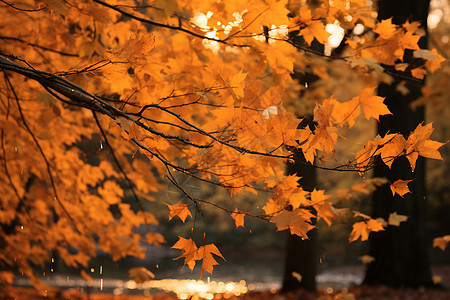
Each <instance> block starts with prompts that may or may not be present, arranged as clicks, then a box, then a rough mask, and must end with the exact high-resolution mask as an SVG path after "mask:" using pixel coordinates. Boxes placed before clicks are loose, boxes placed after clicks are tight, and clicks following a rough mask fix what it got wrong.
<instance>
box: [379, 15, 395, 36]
mask: <svg viewBox="0 0 450 300" xmlns="http://www.w3.org/2000/svg"><path fill="white" fill-rule="evenodd" d="M373 31H374V32H375V33H378V34H379V35H380V36H382V37H383V39H386V40H387V39H390V38H391V37H393V36H394V34H395V32H396V31H397V27H396V25H395V24H392V18H389V19H386V20H381V22H380V23H378V24H377V26H376V27H375V29H374V30H373Z"/></svg>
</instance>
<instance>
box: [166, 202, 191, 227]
mask: <svg viewBox="0 0 450 300" xmlns="http://www.w3.org/2000/svg"><path fill="white" fill-rule="evenodd" d="M166 205H167V206H168V207H169V209H170V214H169V221H170V220H171V219H172V218H173V217H175V216H177V217H178V218H180V220H181V221H183V223H184V221H186V218H187V217H188V216H190V217H191V218H192V215H191V212H190V210H189V208H188V206H187V204H183V203H177V204H173V205H170V204H166Z"/></svg>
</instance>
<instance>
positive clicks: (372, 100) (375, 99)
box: [355, 86, 392, 121]
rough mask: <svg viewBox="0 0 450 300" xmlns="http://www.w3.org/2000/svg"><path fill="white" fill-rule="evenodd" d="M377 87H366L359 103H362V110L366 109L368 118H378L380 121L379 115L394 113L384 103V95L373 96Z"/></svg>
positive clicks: (365, 113) (365, 114) (365, 112)
mask: <svg viewBox="0 0 450 300" xmlns="http://www.w3.org/2000/svg"><path fill="white" fill-rule="evenodd" d="M375 89H376V87H375V86H374V87H368V88H365V89H364V90H363V91H362V92H361V94H360V95H359V97H355V98H358V99H359V103H360V104H361V107H362V110H363V111H364V116H365V118H366V119H367V120H369V119H370V118H374V119H377V121H379V116H381V115H392V113H391V112H390V111H389V109H388V108H387V106H386V104H384V103H383V101H384V99H385V98H383V97H379V96H373V94H374V92H375Z"/></svg>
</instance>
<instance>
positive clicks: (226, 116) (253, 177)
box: [0, 0, 442, 287]
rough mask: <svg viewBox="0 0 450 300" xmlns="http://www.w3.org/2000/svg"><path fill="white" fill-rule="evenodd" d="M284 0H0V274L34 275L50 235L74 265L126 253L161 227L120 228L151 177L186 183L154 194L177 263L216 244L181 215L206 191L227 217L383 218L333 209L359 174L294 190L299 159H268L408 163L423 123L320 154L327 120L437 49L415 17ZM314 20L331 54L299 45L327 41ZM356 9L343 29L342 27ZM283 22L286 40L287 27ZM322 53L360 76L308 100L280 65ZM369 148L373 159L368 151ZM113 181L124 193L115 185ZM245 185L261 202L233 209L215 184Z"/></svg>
mask: <svg viewBox="0 0 450 300" xmlns="http://www.w3.org/2000/svg"><path fill="white" fill-rule="evenodd" d="M286 5H287V1H262V0H255V1H251V2H243V1H220V2H217V1H197V0H191V1H176V0H172V1H159V0H156V1H153V2H151V3H149V4H148V3H147V1H143V2H142V3H141V2H140V1H136V2H135V1H102V0H84V1H71V0H51V1H50V0H44V1H26V0H24V1H21V2H20V3H15V2H14V3H13V2H8V1H2V4H1V7H0V10H1V11H0V13H1V15H2V20H1V22H0V28H1V29H2V30H1V35H0V40H2V43H1V44H0V69H1V70H2V83H1V84H2V87H1V90H0V93H1V94H0V99H1V105H0V111H1V121H0V122H1V123H0V124H1V126H0V130H1V131H0V137H1V155H0V157H1V164H2V168H3V171H4V172H2V173H0V180H1V184H0V191H1V193H2V198H1V202H0V203H1V207H0V208H1V210H0V223H1V234H0V245H1V246H2V247H1V250H0V257H1V260H0V263H1V264H2V270H3V271H1V273H0V274H1V275H0V278H1V280H2V282H6V283H11V282H12V280H13V277H14V274H15V272H18V273H22V274H25V275H26V276H28V277H30V278H31V279H32V281H33V283H34V284H35V285H36V286H37V287H40V285H41V284H42V283H41V282H40V280H39V278H38V276H37V274H36V273H35V271H34V267H35V266H39V265H43V264H44V263H45V262H46V261H48V260H49V252H50V251H53V252H55V253H57V254H58V255H59V256H60V257H61V258H62V260H63V261H64V262H65V263H66V264H67V265H68V266H72V267H80V268H82V267H86V266H87V265H88V262H89V260H90V259H91V258H92V257H94V256H95V255H96V251H97V250H98V249H101V250H103V251H106V252H109V253H110V254H111V256H112V258H113V259H115V260H117V259H120V258H122V257H124V256H126V255H134V256H138V257H143V255H144V249H143V247H141V246H140V242H141V241H143V240H145V241H146V242H147V243H148V244H154V245H159V244H161V243H164V238H163V237H162V236H161V235H159V234H157V233H155V232H152V231H151V230H148V231H147V233H146V234H145V235H142V234H139V233H138V231H137V230H136V228H137V227H139V226H141V225H143V224H144V225H145V224H146V225H157V223H158V222H157V220H156V218H155V217H154V215H153V214H152V213H151V212H149V211H146V210H145V205H144V201H154V200H155V199H154V197H153V196H151V192H153V191H157V190H158V189H161V188H163V187H164V186H163V185H162V184H161V182H162V180H167V181H169V182H171V183H172V184H173V185H174V186H175V187H177V188H178V189H179V191H180V192H181V193H183V194H184V195H185V196H186V201H185V202H181V203H176V204H168V209H169V211H168V217H169V219H174V218H176V219H178V218H179V219H181V221H183V222H186V221H187V220H188V221H189V222H192V223H193V227H192V228H193V230H192V231H191V234H190V235H188V236H180V237H179V240H178V241H177V242H176V243H175V244H174V245H173V246H172V247H173V248H175V249H179V250H180V251H181V253H180V256H179V258H180V259H181V260H182V261H183V264H184V265H187V266H188V267H189V268H191V269H193V268H194V267H195V265H196V264H197V263H199V262H201V267H200V268H201V273H202V274H203V272H204V271H206V272H209V273H211V272H212V271H213V267H214V266H215V265H217V264H218V262H217V260H218V259H221V258H223V256H222V254H221V252H220V250H219V249H218V248H217V246H216V245H214V244H213V243H212V242H211V240H210V238H209V237H208V236H206V234H205V232H197V231H198V229H195V228H197V227H195V226H194V225H195V222H205V219H204V218H203V215H204V210H203V207H204V206H205V205H210V206H213V207H216V208H217V209H221V210H223V211H225V212H227V213H228V214H229V215H230V217H231V218H233V219H234V221H235V223H236V226H245V218H249V217H255V218H259V219H262V220H265V221H269V222H271V223H273V224H274V225H275V226H276V229H277V230H288V231H289V232H290V233H291V234H293V235H297V236H299V237H300V238H303V239H308V232H309V231H310V230H312V229H313V228H315V226H316V225H315V224H316V223H315V221H316V220H324V221H325V222H326V223H327V224H328V225H331V224H332V223H333V222H338V221H339V219H340V218H346V217H349V216H353V217H354V218H352V220H353V221H354V222H355V223H354V225H353V231H352V233H351V236H350V241H354V240H357V239H359V238H361V240H366V239H367V238H368V235H369V234H370V232H372V231H382V230H385V227H384V226H385V225H384V224H383V222H381V221H380V220H377V219H373V218H371V217H369V216H367V215H365V214H362V213H359V212H350V211H349V210H348V209H346V208H345V201H344V202H342V201H340V202H339V201H338V200H342V199H348V198H349V197H352V195H353V194H354V193H355V191H357V190H361V189H357V188H354V189H348V190H346V191H341V192H340V193H338V194H328V193H327V192H326V191H324V190H318V189H316V188H315V189H312V190H309V189H304V188H303V187H302V186H301V185H299V184H298V182H299V179H300V178H299V177H298V176H296V175H295V174H294V175H286V174H285V162H286V161H292V160H293V158H294V155H295V153H298V152H301V153H302V155H303V156H304V157H305V159H306V161H307V162H310V163H311V162H313V161H314V160H315V159H316V160H318V161H321V162H322V164H321V165H318V166H316V167H317V168H321V169H325V170H328V171H329V172H333V171H340V172H359V173H361V174H363V173H365V172H367V171H368V170H370V169H372V168H373V167H374V166H375V165H376V164H379V163H383V164H386V165H387V166H391V164H392V163H393V162H395V161H396V160H397V159H401V157H403V158H405V157H406V159H408V162H409V163H410V164H411V165H412V166H413V167H414V165H415V162H416V159H417V157H418V156H419V155H420V156H423V157H429V158H435V159H441V157H440V155H439V152H438V151H437V149H438V148H439V147H440V146H441V145H442V144H441V143H438V142H435V141H432V140H430V134H428V133H431V125H430V124H421V125H418V126H417V127H416V128H415V129H413V132H412V133H411V134H409V135H408V137H407V138H404V137H403V135H401V134H397V133H388V134H386V135H384V136H379V137H377V138H375V139H371V140H369V141H368V142H367V143H366V144H365V145H363V146H362V147H360V150H359V151H358V152H357V153H356V155H353V154H352V153H348V156H347V158H346V159H345V160H344V161H339V160H337V159H334V158H333V153H334V151H335V147H336V143H341V142H342V140H344V139H342V138H341V136H342V129H343V128H350V129H351V128H352V127H353V126H354V124H355V123H356V122H364V120H362V118H358V117H359V116H360V115H361V114H363V115H364V117H365V119H367V120H370V119H376V120H379V118H380V116H382V115H388V114H391V113H393V112H391V111H390V110H389V109H388V107H387V106H386V105H385V104H384V98H382V97H379V96H376V95H375V89H376V86H377V85H378V83H379V82H386V81H389V80H391V79H392V78H393V77H398V76H401V77H407V78H408V79H412V77H411V75H412V76H415V77H420V76H421V74H423V73H424V72H427V71H429V72H433V71H434V70H436V69H437V68H439V65H440V63H441V61H442V58H441V57H440V56H439V55H438V54H437V53H436V52H431V51H428V50H420V49H419V47H418V45H417V42H418V41H419V38H420V36H419V35H418V34H417V30H418V25H417V24H416V23H410V22H407V23H405V24H403V25H393V24H392V22H391V20H390V19H387V20H381V21H377V20H376V19H375V18H374V17H375V13H376V12H375V11H374V9H373V8H372V7H370V6H368V5H367V3H366V1H359V0H352V1H333V2H324V3H322V4H321V5H320V6H319V7H309V6H308V5H303V6H301V7H300V8H299V12H298V14H295V15H292V14H291V13H290V11H289V10H288V9H287V7H286ZM326 24H334V25H335V26H338V27H340V28H343V29H344V30H345V31H347V32H349V33H350V34H349V37H348V38H347V39H346V44H347V45H348V47H347V52H346V54H345V55H342V56H340V57H336V56H334V55H332V54H330V53H329V54H322V53H317V52H316V51H314V50H313V49H312V48H311V43H312V42H313V40H317V41H318V42H319V43H322V44H325V43H326V42H327V39H328V37H329V36H330V34H329V33H328V32H327V31H326V30H325V28H326ZM361 26H362V27H363V28H364V30H363V31H362V32H361V33H360V34H352V32H354V30H355V28H357V27H359V28H361ZM293 32H296V35H298V36H301V37H302V41H303V42H296V41H295V40H294V39H291V38H290V36H289V34H290V33H293ZM405 49H411V50H413V51H414V53H415V55H420V56H421V57H423V58H424V59H425V60H426V62H425V64H424V65H422V66H412V67H414V69H413V70H412V72H411V74H410V73H408V72H403V71H409V69H408V68H411V66H410V65H408V64H407V63H408V62H407V61H406V62H404V61H403V53H404V51H405ZM430 53H433V55H431V54H430ZM336 64H340V66H341V67H344V68H348V70H354V71H357V72H359V75H360V77H361V78H362V80H361V82H360V85H356V84H355V85H354V88H352V89H351V93H349V94H342V95H341V94H340V93H338V90H336V91H334V92H333V93H328V92H327V88H325V89H322V90H321V92H322V93H323V94H322V95H321V96H320V97H318V96H319V95H320V94H315V96H314V101H308V100H307V97H306V96H305V99H300V100H299V99H298V93H299V91H300V90H302V89H304V88H305V86H304V85H303V86H302V85H301V84H299V82H298V81H297V80H295V79H294V78H293V77H292V76H291V74H292V73H293V72H294V71H295V70H297V71H299V72H304V71H307V70H308V69H309V70H311V71H312V73H314V74H316V75H317V76H319V77H321V78H324V77H325V76H328V77H329V78H332V77H330V74H331V72H332V70H331V69H333V67H334V66H335V65H336ZM328 68H329V69H328ZM393 70H400V71H401V72H394V71H393ZM358 86H360V88H359V89H358V88H357V87H358ZM333 94H334V95H333ZM316 102H317V103H316ZM293 103H295V104H293ZM299 106H302V107H304V108H305V107H309V113H310V114H312V115H313V121H314V124H315V125H314V126H313V129H310V128H308V127H305V128H298V124H299V123H300V122H301V121H302V120H301V119H299V118H297V117H296V116H295V109H296V108H298V107H299ZM287 108H289V109H287ZM297 115H299V114H297ZM86 140H90V141H91V142H96V143H97V144H98V152H99V154H98V156H99V160H98V162H97V163H94V162H91V163H88V161H87V158H86V157H85V155H84V154H85V153H83V150H82V149H83V148H82V147H80V144H81V143H82V142H83V141H86ZM107 156H109V157H110V159H106V157H107ZM378 156H379V157H381V160H380V161H377V160H374V159H373V158H374V157H378ZM177 173H181V174H185V175H188V176H192V177H193V178H196V179H197V180H200V181H202V182H204V183H205V184H213V185H216V186H219V187H221V188H223V189H225V190H226V191H228V195H229V198H230V201H229V204H228V205H226V206H224V205H218V204H217V203H215V202H213V201H210V200H209V199H203V198H202V197H200V196H198V195H194V194H192V193H190V191H188V190H186V189H184V188H183V186H182V185H181V184H180V183H179V182H178V181H177V178H178V177H177V176H176V174H177ZM373 182H374V181H373V180H372V179H369V180H365V181H364V180H363V182H358V183H357V185H358V187H361V186H364V185H371V184H373ZM392 184H393V186H394V187H395V186H396V184H398V183H395V182H392ZM125 185H126V186H127V187H126V189H125V191H126V192H127V193H129V194H131V195H132V198H133V199H134V202H135V203H136V206H137V207H138V208H139V209H138V210H134V209H132V207H131V205H130V204H128V203H126V202H125V201H124V197H125V196H124V193H125V192H124V189H123V188H122V187H124V186H125ZM244 193H251V194H255V195H265V196H266V197H267V198H268V199H269V200H268V201H267V202H266V203H265V205H264V206H263V207H262V210H261V208H258V207H255V208H254V209H252V210H251V211H243V210H242V209H240V208H239V207H236V205H235V204H234V203H235V202H234V201H231V200H232V199H234V198H235V197H239V195H242V194H244ZM161 207H162V209H167V205H164V204H162V206H161ZM204 225H205V226H207V224H206V223H205V224H204ZM147 227H150V226H147ZM194 229H195V230H194ZM84 275H85V276H86V274H84Z"/></svg>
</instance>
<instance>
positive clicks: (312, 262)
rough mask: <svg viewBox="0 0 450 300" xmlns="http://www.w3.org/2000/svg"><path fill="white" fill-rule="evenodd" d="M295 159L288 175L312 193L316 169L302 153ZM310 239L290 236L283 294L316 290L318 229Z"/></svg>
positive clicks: (289, 166)
mask: <svg viewBox="0 0 450 300" xmlns="http://www.w3.org/2000/svg"><path fill="white" fill-rule="evenodd" d="M305 120H307V118H305ZM307 122H308V121H307ZM308 123H311V122H310V121H309V122H308ZM294 159H295V160H294V163H288V164H287V171H288V174H296V175H297V176H301V177H302V178H301V179H300V180H299V183H300V185H301V186H302V187H303V189H304V190H305V191H312V190H313V189H314V188H315V187H316V168H315V167H314V166H313V165H311V164H309V163H308V162H307V161H306V159H305V157H304V156H303V153H302V152H301V151H299V152H298V153H296V155H295V157H294ZM308 237H309V240H303V239H302V238H300V237H299V236H296V235H290V234H289V236H288V239H287V245H286V257H285V263H284V275H283V286H282V292H287V291H293V290H296V289H300V288H303V289H306V290H309V291H315V290H316V268H317V253H316V252H317V250H316V240H317V229H313V230H311V231H310V232H308ZM294 272H295V273H298V274H300V275H301V280H299V279H298V278H296V276H293V273H294Z"/></svg>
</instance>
